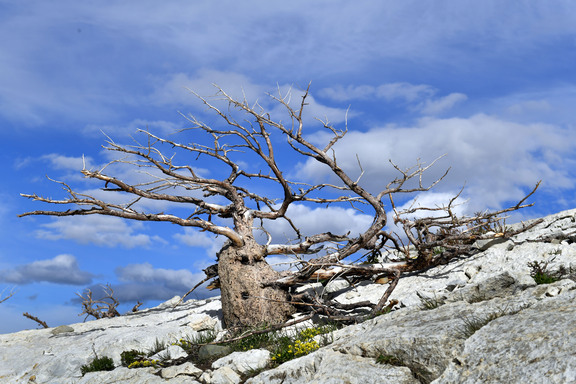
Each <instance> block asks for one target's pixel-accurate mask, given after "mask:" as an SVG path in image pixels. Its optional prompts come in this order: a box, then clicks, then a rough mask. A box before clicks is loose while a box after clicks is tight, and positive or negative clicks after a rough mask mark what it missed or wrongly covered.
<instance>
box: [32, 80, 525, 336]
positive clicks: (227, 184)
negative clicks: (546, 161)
mask: <svg viewBox="0 0 576 384" xmlns="http://www.w3.org/2000/svg"><path fill="white" fill-rule="evenodd" d="M217 89H218V93H217V95H216V96H215V98H214V99H207V98H202V97H200V100H202V102H203V103H204V105H205V106H206V107H207V108H208V110H211V111H212V112H214V113H215V115H217V116H218V117H219V118H220V121H221V122H222V123H223V124H222V126H219V127H213V126H209V125H207V124H204V123H203V122H201V121H199V120H198V119H197V118H195V117H187V119H188V120H189V122H190V123H191V124H192V127H191V128H187V129H184V130H182V131H180V132H179V134H180V135H182V136H181V137H180V139H179V140H175V139H169V138H163V137H160V136H158V135H155V134H153V133H151V132H149V131H145V130H139V133H140V134H142V135H143V136H144V137H145V142H143V143H142V142H138V141H136V140H134V143H133V144H132V145H121V144H118V143H116V142H114V141H113V140H112V139H109V140H108V142H107V144H108V146H106V147H105V148H106V149H107V150H109V151H113V152H117V153H119V154H121V155H122V156H123V157H121V158H119V159H117V160H114V161H112V162H111V163H109V164H108V165H107V166H105V167H104V168H102V169H86V168H85V169H83V170H82V173H83V174H84V176H85V177H87V178H90V179H96V180H99V181H101V182H102V183H103V190H104V191H107V192H109V193H122V194H125V195H127V196H130V197H131V198H130V199H129V200H127V202H125V203H114V202H111V201H118V199H115V200H112V199H111V200H109V201H105V200H101V199H99V198H96V197H94V196H91V195H87V194H83V193H80V192H77V191H75V190H73V189H72V188H71V187H70V186H69V185H68V184H66V183H63V182H59V183H60V184H61V185H62V187H63V189H64V190H65V191H66V192H67V194H68V196H67V198H64V199H61V200H57V199H52V198H46V197H41V196H39V195H36V194H32V195H29V194H23V196H25V197H27V198H30V199H33V200H36V201H41V202H46V203H50V204H57V205H63V206H71V208H70V209H67V210H54V211H52V210H39V211H33V212H28V213H24V214H22V215H21V216H27V215H52V216H79V215H107V216H115V217H121V218H124V219H131V220H141V221H148V222H151V221H156V222H169V223H173V224H177V225H180V226H184V227H195V228H198V229H199V230H201V231H208V232H211V233H213V234H216V235H220V236H225V237H226V238H227V243H226V244H225V245H224V247H223V248H222V249H221V250H220V251H219V253H218V255H217V264H216V265H215V266H212V267H211V268H209V269H208V270H205V272H206V275H207V279H206V280H208V279H210V278H213V279H219V281H218V283H219V287H220V290H221V296H222V308H223V317H224V322H225V325H226V326H227V327H235V326H251V325H256V324H262V323H266V324H281V323H284V322H285V321H286V320H287V319H288V318H289V317H290V315H291V314H293V313H294V312H295V310H296V308H298V309H299V310H306V311H310V312H316V313H319V314H323V315H325V316H328V317H331V318H336V319H338V318H341V319H346V318H349V317H350V313H349V311H350V310H351V309H353V308H355V307H362V306H364V307H366V306H367V307H368V308H369V309H370V311H372V312H377V311H380V310H382V308H383V307H384V306H386V302H387V300H388V297H389V295H390V293H391V292H392V290H393V289H394V287H395V286H396V284H397V282H398V279H399V278H400V276H401V275H402V274H404V273H406V272H415V271H422V270H424V269H427V268H430V267H432V266H434V265H437V264H439V263H441V262H447V261H449V260H450V259H452V258H454V257H458V256H461V255H465V254H466V253H467V252H469V250H470V249H471V244H472V243H473V242H474V241H475V240H477V239H479V238H491V237H496V236H501V235H502V234H501V233H496V232H493V231H492V232H485V233H483V234H477V233H476V232H475V231H474V230H473V226H474V223H477V222H482V223H483V224H484V226H488V227H490V226H492V225H494V223H497V222H498V221H499V220H500V219H501V215H502V214H503V213H506V212H508V211H511V210H517V209H520V208H523V207H526V206H528V205H525V204H524V201H525V200H526V198H527V197H528V196H530V195H531V194H532V193H534V191H535V189H536V188H535V189H534V190H533V191H532V192H530V193H529V194H528V196H527V197H526V198H524V199H523V200H522V201H521V202H520V203H518V204H517V205H515V206H514V207H512V208H509V209H505V210H500V211H497V212H490V213H481V214H479V215H476V216H474V217H457V216H456V215H454V214H453V213H452V208H453V205H454V202H455V199H454V200H452V201H451V202H450V204H449V205H448V206H447V207H443V208H432V209H428V210H441V211H443V212H444V214H441V215H438V213H437V212H434V215H431V217H428V218H418V219H410V217H412V216H411V214H414V213H415V212H416V211H417V210H425V209H426V208H417V209H413V210H409V211H408V212H395V213H396V215H395V221H396V223H397V224H399V225H400V226H401V228H403V230H404V235H402V236H399V235H397V234H395V233H393V232H391V231H390V230H389V229H388V228H387V224H388V222H387V217H388V216H387V214H388V210H387V209H386V208H385V206H386V205H387V204H390V206H391V207H392V209H394V210H395V211H396V208H395V205H394V200H393V197H395V196H398V195H405V196H409V195H410V194H415V193H418V192H424V191H428V190H429V189H430V188H432V187H434V186H435V185H436V184H437V183H438V182H439V181H440V180H442V179H443V178H444V176H445V175H446V174H444V176H442V177H440V178H439V179H438V180H436V181H434V182H432V183H430V184H427V185H425V184H423V182H422V175H423V174H424V172H426V171H427V170H428V169H429V168H430V167H431V166H432V165H433V164H434V162H432V163H430V164H428V165H425V164H423V163H421V162H418V163H417V164H416V165H415V166H414V167H413V168H409V169H401V168H400V167H398V166H396V165H394V164H393V165H394V167H395V168H396V170H397V171H398V177H397V178H395V179H394V180H392V181H390V182H388V183H387V184H384V183H383V185H382V188H381V190H380V191H378V192H377V193H374V192H370V191H368V190H367V189H366V188H364V187H363V186H362V183H361V179H360V178H352V177H351V176H350V175H349V174H348V173H346V172H345V171H344V170H343V169H342V168H341V167H340V165H339V164H338V161H337V158H336V155H335V153H334V151H333V147H334V145H335V144H336V143H337V142H338V141H339V140H341V139H342V138H343V137H344V136H345V134H346V132H347V127H346V126H345V127H344V128H342V129H338V128H335V127H334V126H332V125H331V124H329V122H328V121H326V122H323V126H324V129H326V130H327V131H328V132H330V133H331V138H330V139H329V140H328V141H327V142H326V143H325V145H324V146H323V147H321V146H317V145H315V144H313V143H312V142H311V141H310V140H309V139H308V138H307V136H306V135H305V131H304V119H303V111H304V109H305V106H306V104H307V103H306V101H307V98H308V90H306V91H305V92H304V95H303V97H302V100H301V102H300V103H299V105H298V106H297V107H292V106H291V105H290V100H289V95H282V94H280V93H279V94H278V95H277V96H273V95H269V96H270V97H271V98H272V99H273V100H274V102H276V103H278V105H280V106H281V107H282V108H283V110H284V111H285V112H287V115H288V119H287V120H286V121H287V122H288V123H284V122H282V121H280V120H278V119H275V118H273V117H272V115H271V114H270V113H268V112H266V111H265V110H264V109H263V108H262V107H261V106H260V105H259V104H258V103H255V104H249V103H248V101H247V100H245V99H244V100H238V99H235V98H233V97H231V96H230V95H228V94H227V93H226V92H225V91H223V90H222V89H220V88H217ZM198 97H199V96H198ZM213 100H217V101H213ZM222 101H224V102H225V103H226V104H227V106H228V109H224V108H223V107H219V105H220V104H218V103H221V102H222ZM184 140H187V141H192V143H190V144H186V143H185V142H184ZM178 156H181V157H182V158H183V159H184V161H182V162H181V161H178V160H179V159H180V157H178ZM283 156H284V158H283ZM286 156H289V158H290V159H292V161H293V158H294V157H296V158H298V159H299V160H300V161H304V160H310V159H312V160H314V161H317V162H319V163H321V164H323V166H325V167H327V168H328V169H329V170H330V171H331V172H332V174H333V175H334V176H335V178H336V180H337V181H336V182H334V183H315V184H309V183H305V182H302V181H299V180H289V179H288V178H287V176H286V174H285V173H283V170H282V169H281V166H280V165H279V164H280V163H281V161H286ZM115 164H116V165H117V164H124V165H125V164H129V165H131V166H133V167H134V169H135V170H137V169H139V170H143V171H144V172H143V174H146V175H147V177H146V178H145V179H144V180H143V181H141V182H137V183H129V182H127V181H123V180H121V179H119V178H116V177H114V176H113V175H110V174H108V173H106V171H107V169H108V168H111V167H112V166H113V165H115ZM209 167H211V168H210V169H211V170H214V171H213V172H214V173H218V174H219V175H218V177H209V176H207V172H205V171H203V169H205V168H209ZM285 171H286V170H285ZM263 185H266V186H267V187H270V188H273V190H270V189H269V191H270V192H266V194H264V193H262V192H259V191H262V190H263V189H262V188H263ZM274 193H276V195H274ZM145 200H162V201H166V202H170V203H172V206H173V207H176V206H179V207H182V206H187V207H190V208H189V210H188V212H187V213H186V214H181V213H179V212H181V210H180V211H178V209H177V208H173V210H172V211H170V212H145V211H143V210H142V209H140V208H139V203H140V202H141V201H145ZM294 204H305V205H322V206H326V205H338V204H347V205H352V206H353V207H354V208H356V209H361V210H362V211H363V212H369V213H370V214H371V215H373V221H372V224H371V225H370V226H369V227H368V228H367V229H366V230H365V231H364V232H362V233H360V234H358V235H351V234H350V233H331V232H321V233H316V234H313V235H309V236H305V235H303V234H302V233H301V231H300V230H299V228H297V226H296V225H295V224H294V222H293V221H292V220H291V218H290V217H289V215H288V214H287V212H288V209H289V207H290V206H291V205H294ZM274 220H285V221H286V222H287V223H288V224H289V225H290V226H291V228H292V229H293V231H294V233H295V236H294V239H293V241H288V242H286V243H282V244H275V243H272V240H273V239H272V237H271V236H268V241H259V240H258V239H259V238H258V236H257V232H258V231H260V230H262V231H264V232H265V233H267V232H266V231H265V230H264V228H265V227H266V225H273V223H272V224H270V222H273V221H274ZM402 239H407V241H406V240H404V241H402ZM385 250H394V251H396V252H395V255H396V256H395V257H393V258H388V259H387V260H385V262H378V260H377V258H369V260H370V261H372V262H371V263H367V262H364V263H360V264H359V263H350V262H347V260H348V259H349V258H350V259H352V257H351V256H353V255H355V256H354V258H356V257H357V256H358V255H366V254H370V255H374V254H377V253H381V251H385ZM439 250H440V251H439ZM270 255H288V256H291V257H294V258H296V260H297V263H296V266H297V269H296V270H288V271H283V272H278V271H276V270H274V269H273V268H272V267H271V266H270V265H269V264H268V263H267V261H266V257H267V256H270ZM338 277H341V278H346V279H349V280H350V281H358V280H367V279H372V280H375V281H378V282H382V283H387V284H389V286H388V289H387V290H386V293H385V294H384V296H383V297H382V299H381V300H380V303H378V304H371V303H358V304H357V305H347V306H344V305H340V304H338V303H335V302H331V301H329V300H325V299H323V298H321V297H309V296H306V295H304V294H296V293H294V290H293V287H295V286H298V285H301V284H305V283H308V282H310V281H318V280H321V279H323V280H325V279H334V278H338ZM212 286H217V284H212ZM85 312H86V313H87V311H86V309H85Z"/></svg>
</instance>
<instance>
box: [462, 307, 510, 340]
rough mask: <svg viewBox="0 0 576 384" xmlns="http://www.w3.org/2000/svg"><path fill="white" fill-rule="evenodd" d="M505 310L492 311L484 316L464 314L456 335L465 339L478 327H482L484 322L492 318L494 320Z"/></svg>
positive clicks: (486, 322)
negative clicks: (462, 323) (461, 324)
mask: <svg viewBox="0 0 576 384" xmlns="http://www.w3.org/2000/svg"><path fill="white" fill-rule="evenodd" d="M504 315H505V312H504V310H502V311H501V312H498V313H492V314H490V315H487V316H485V317H478V316H466V317H463V318H462V321H463V322H464V325H463V326H462V327H461V328H460V330H459V332H458V335H459V336H460V337H462V338H463V339H467V338H469V337H470V336H472V335H473V334H474V333H476V331H478V330H479V329H480V328H482V327H484V326H485V325H486V324H488V323H489V322H491V321H492V320H496V319H497V318H499V317H501V316H504Z"/></svg>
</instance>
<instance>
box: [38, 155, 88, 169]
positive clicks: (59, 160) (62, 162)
mask: <svg viewBox="0 0 576 384" xmlns="http://www.w3.org/2000/svg"><path fill="white" fill-rule="evenodd" d="M41 160H46V161H49V162H50V165H51V166H52V168H54V169H57V170H66V171H75V172H79V171H81V170H82V169H83V167H84V166H86V168H87V169H90V168H92V167H93V166H94V165H93V164H94V160H93V159H92V158H91V157H90V156H85V157H82V156H78V157H74V156H65V155H60V154H57V153H51V154H48V155H44V156H42V157H41Z"/></svg>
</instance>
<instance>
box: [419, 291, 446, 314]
mask: <svg viewBox="0 0 576 384" xmlns="http://www.w3.org/2000/svg"><path fill="white" fill-rule="evenodd" d="M416 294H417V295H418V297H419V298H420V303H421V304H422V309H424V310H430V309H435V308H438V307H439V306H441V305H442V304H444V300H442V299H439V298H437V297H436V295H434V297H427V296H424V295H422V294H420V293H419V292H416Z"/></svg>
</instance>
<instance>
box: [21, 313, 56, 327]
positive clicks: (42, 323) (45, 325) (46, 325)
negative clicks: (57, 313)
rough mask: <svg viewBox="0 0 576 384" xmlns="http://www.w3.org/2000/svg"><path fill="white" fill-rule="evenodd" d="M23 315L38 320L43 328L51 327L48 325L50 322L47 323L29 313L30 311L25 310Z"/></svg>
mask: <svg viewBox="0 0 576 384" xmlns="http://www.w3.org/2000/svg"><path fill="white" fill-rule="evenodd" d="M22 316H24V317H27V318H29V319H30V320H33V321H35V322H37V323H38V324H40V326H42V327H43V328H50V327H49V326H48V324H46V322H45V321H42V320H40V319H39V318H37V317H36V316H32V315H31V314H29V313H28V312H24V313H23V314H22Z"/></svg>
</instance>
